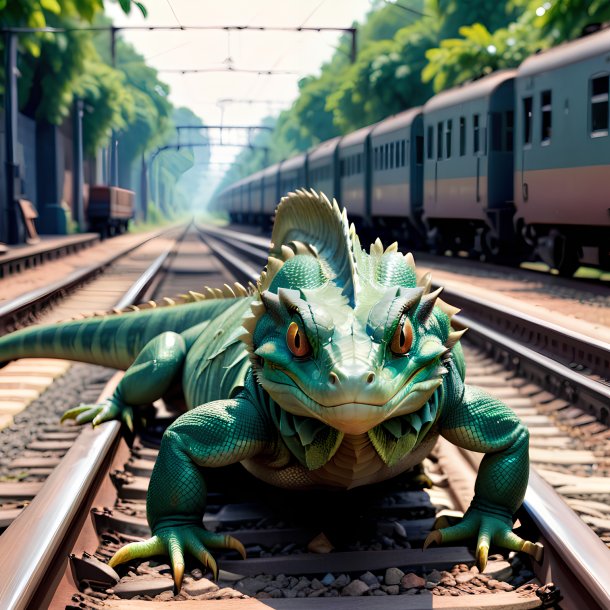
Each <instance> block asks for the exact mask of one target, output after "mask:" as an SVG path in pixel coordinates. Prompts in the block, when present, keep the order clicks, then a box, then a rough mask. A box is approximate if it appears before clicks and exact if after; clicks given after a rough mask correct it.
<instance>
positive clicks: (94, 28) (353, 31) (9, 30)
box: [0, 25, 358, 63]
mask: <svg viewBox="0 0 610 610" xmlns="http://www.w3.org/2000/svg"><path fill="white" fill-rule="evenodd" d="M125 30H131V31H143V32H145V31H149V32H152V31H155V30H162V31H176V30H178V31H180V30H182V31H187V30H217V31H223V30H224V31H233V30H235V31H240V32H242V31H249V32H344V33H346V34H349V35H350V36H351V38H352V45H351V52H350V59H351V61H352V63H353V62H355V61H356V52H357V38H356V36H357V33H358V28H355V27H350V28H344V27H336V26H319V27H311V26H299V27H288V26H253V25H118V26H117V25H110V26H103V25H87V26H78V27H68V28H55V27H44V28H32V27H0V32H2V33H5V34H35V33H38V32H46V33H50V34H63V33H68V32H110V34H111V35H112V37H113V39H114V37H115V36H116V33H117V32H122V31H125Z"/></svg>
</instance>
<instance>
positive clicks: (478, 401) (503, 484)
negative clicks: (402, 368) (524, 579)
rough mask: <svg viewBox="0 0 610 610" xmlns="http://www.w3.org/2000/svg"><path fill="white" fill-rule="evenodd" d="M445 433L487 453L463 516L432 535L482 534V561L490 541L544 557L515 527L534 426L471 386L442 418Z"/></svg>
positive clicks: (454, 538)
mask: <svg viewBox="0 0 610 610" xmlns="http://www.w3.org/2000/svg"><path fill="white" fill-rule="evenodd" d="M440 428H441V430H440V431H441V434H442V435H443V436H444V437H445V438H446V439H447V440H449V441H450V442H452V443H453V444H455V445H457V446H458V447H463V448H464V449H470V450H471V451H477V452H482V453H485V454H486V455H485V457H484V458H483V460H482V462H481V466H480V468H479V473H478V476H477V479H476V484H475V495H474V498H473V500H472V502H471V504H470V507H469V508H468V510H467V511H466V514H465V515H464V518H463V520H462V521H461V522H460V523H459V524H457V525H454V526H453V527H448V528H445V529H440V530H436V531H434V532H431V534H430V535H429V536H428V538H427V539H426V543H425V545H424V548H425V547H427V546H428V544H430V543H431V542H433V541H434V542H437V543H441V542H454V541H457V540H463V539H465V538H470V537H473V536H476V537H477V565H478V566H479V569H481V570H483V569H484V568H485V565H486V564H487V556H488V553H489V545H490V543H492V542H493V543H494V544H497V545H499V546H502V547H505V548H508V549H511V550H514V551H524V552H526V553H529V554H530V555H533V556H534V557H536V558H537V559H540V557H541V552H542V549H541V547H540V546H539V545H535V544H533V543H531V542H527V541H525V540H523V539H522V538H520V537H519V536H517V535H516V534H515V533H514V532H513V531H512V528H513V514H514V513H515V511H516V510H517V509H518V508H519V506H521V503H522V502H523V498H524V496H525V491H526V489H527V480H528V476H529V455H528V450H529V432H528V430H527V428H526V427H525V426H524V425H523V424H522V423H521V422H520V421H519V419H518V418H517V416H516V415H515V414H514V413H513V412H512V411H511V410H510V409H509V408H508V407H507V406H506V405H505V404H503V403H502V402H500V401H499V400H497V399H495V398H493V397H492V396H490V395H489V394H487V393H486V392H484V391H483V390H480V389H478V388H473V387H469V386H465V391H464V398H463V401H462V402H461V404H454V405H451V406H450V407H449V408H448V410H447V412H443V414H442V416H441V420H440Z"/></svg>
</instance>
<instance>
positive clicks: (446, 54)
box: [422, 0, 610, 91]
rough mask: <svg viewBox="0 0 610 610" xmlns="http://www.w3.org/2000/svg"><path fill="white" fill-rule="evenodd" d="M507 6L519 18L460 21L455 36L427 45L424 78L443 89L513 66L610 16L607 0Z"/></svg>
mask: <svg viewBox="0 0 610 610" xmlns="http://www.w3.org/2000/svg"><path fill="white" fill-rule="evenodd" d="M509 6H510V8H511V11H509V13H507V14H513V12H518V13H519V16H518V17H517V18H516V19H515V20H514V21H513V22H512V23H510V24H508V25H506V26H505V27H500V28H498V29H496V30H492V29H488V28H487V27H486V26H485V25H484V24H483V23H472V24H470V25H464V26H463V27H461V28H460V29H459V31H458V33H459V35H460V36H461V37H460V38H449V39H445V40H442V41H441V43H440V45H439V46H438V47H436V48H433V49H430V50H429V51H428V52H427V54H426V57H427V58H428V61H429V63H428V65H427V66H426V68H425V69H424V71H423V73H422V77H423V80H424V81H425V82H433V84H434V90H435V91H442V90H443V89H446V88H448V87H454V86H456V85H459V84H461V83H464V82H467V81H470V80H473V79H476V78H480V77H481V76H484V75H485V74H489V73H491V72H493V71H494V70H498V69H501V68H516V67H518V66H519V64H521V62H522V61H524V60H525V59H526V58H527V57H529V56H530V55H532V54H534V53H536V52H538V51H541V50H545V49H548V48H550V47H552V46H554V45H556V44H559V43H561V42H565V41H566V40H571V39H573V38H575V37H577V36H579V35H580V34H581V32H582V30H583V28H584V27H585V26H587V25H589V24H592V23H598V22H604V21H607V20H610V1H609V0H596V1H594V2H586V1H584V0H562V2H553V3H550V2H544V3H543V2H541V0H513V2H511V3H510V5H509Z"/></svg>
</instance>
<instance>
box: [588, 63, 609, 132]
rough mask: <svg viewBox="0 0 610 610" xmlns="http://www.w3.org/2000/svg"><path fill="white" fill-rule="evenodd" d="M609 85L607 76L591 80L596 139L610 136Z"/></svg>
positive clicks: (593, 130)
mask: <svg viewBox="0 0 610 610" xmlns="http://www.w3.org/2000/svg"><path fill="white" fill-rule="evenodd" d="M608 84H609V77H608V75H607V74H605V75H604V76H598V77H596V78H593V79H591V89H590V92H591V93H590V95H591V135H592V136H593V137H594V138H598V137H600V136H607V135H608Z"/></svg>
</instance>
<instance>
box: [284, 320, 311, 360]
mask: <svg viewBox="0 0 610 610" xmlns="http://www.w3.org/2000/svg"><path fill="white" fill-rule="evenodd" d="M286 343H287V345H288V349H289V350H290V351H291V352H292V353H293V354H294V355H295V356H296V357H297V358H305V356H309V354H311V345H310V344H309V341H308V340H307V337H306V336H305V333H304V332H303V331H302V330H301V329H300V328H299V325H298V324H297V323H296V322H291V323H290V326H289V327H288V330H287V331H286Z"/></svg>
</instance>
